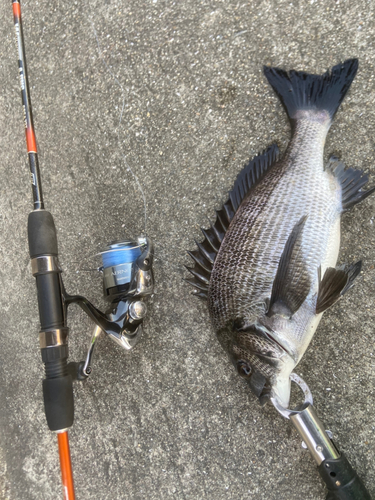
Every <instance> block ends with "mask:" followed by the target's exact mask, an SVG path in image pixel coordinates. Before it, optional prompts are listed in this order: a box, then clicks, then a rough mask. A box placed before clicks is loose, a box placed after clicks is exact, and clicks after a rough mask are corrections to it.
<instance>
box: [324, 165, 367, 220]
mask: <svg viewBox="0 0 375 500" xmlns="http://www.w3.org/2000/svg"><path fill="white" fill-rule="evenodd" d="M326 170H329V171H331V172H332V173H333V175H334V176H335V177H336V178H337V180H338V181H339V183H340V185H341V201H342V208H343V210H349V208H351V207H353V206H354V205H356V204H357V203H360V202H361V201H362V200H364V199H365V198H367V196H369V195H370V194H372V193H373V192H374V191H375V186H374V187H372V188H370V189H368V190H367V191H364V190H363V189H362V188H363V187H364V186H365V185H366V184H367V183H368V175H367V174H363V171H362V170H355V169H354V168H347V169H345V165H344V163H343V162H341V161H340V160H339V159H338V158H337V157H336V156H331V158H330V159H329V161H328V165H327V167H326Z"/></svg>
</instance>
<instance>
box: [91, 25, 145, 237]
mask: <svg viewBox="0 0 375 500" xmlns="http://www.w3.org/2000/svg"><path fill="white" fill-rule="evenodd" d="M90 23H91V27H92V30H93V33H94V36H95V39H96V44H97V46H98V52H99V58H100V59H101V60H102V62H103V64H104V66H105V68H106V70H107V71H108V72H109V74H110V75H111V77H112V78H113V80H114V82H115V83H116V85H117V86H118V87H119V88H120V90H121V98H122V108H121V112H120V119H119V122H118V125H117V129H116V135H117V142H118V147H119V150H120V151H121V149H122V148H121V142H120V126H121V122H122V117H123V114H124V109H125V89H124V87H123V85H122V84H121V82H120V81H119V79H118V78H117V76H116V75H115V74H114V73H113V71H112V70H111V68H110V67H109V66H108V64H107V62H106V60H105V59H104V56H103V51H102V49H101V47H100V42H99V37H98V33H97V31H96V29H95V26H94V23H93V22H92V21H91V19H90ZM122 156H123V160H124V164H125V167H126V170H127V171H128V172H130V173H131V174H132V176H133V178H134V180H135V182H136V184H137V186H138V189H139V191H140V193H141V195H142V198H143V207H144V224H145V225H144V233H145V235H147V231H146V225H147V203H146V196H145V193H144V191H143V188H142V186H141V183H140V182H139V179H138V177H137V176H136V174H135V173H134V172H133V170H132V169H131V168H130V166H129V165H128V162H127V160H126V155H125V154H124V153H123V152H122Z"/></svg>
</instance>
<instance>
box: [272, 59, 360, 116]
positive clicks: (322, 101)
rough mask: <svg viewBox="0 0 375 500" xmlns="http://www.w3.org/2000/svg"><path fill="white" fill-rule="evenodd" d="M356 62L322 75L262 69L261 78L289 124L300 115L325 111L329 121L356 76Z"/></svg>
mask: <svg viewBox="0 0 375 500" xmlns="http://www.w3.org/2000/svg"><path fill="white" fill-rule="evenodd" d="M357 69H358V59H348V60H347V61H345V62H343V63H341V64H338V65H337V66H334V67H333V68H332V69H331V71H327V72H326V73H324V74H323V75H310V74H308V73H305V72H304V71H289V73H288V72H286V71H284V70H282V69H280V68H271V67H268V66H264V74H265V76H266V77H267V79H268V81H269V83H270V84H271V86H272V87H273V89H274V90H275V92H276V93H277V95H278V96H279V97H280V100H281V102H282V103H283V105H284V107H285V109H286V112H287V113H288V116H289V118H290V119H291V120H296V119H297V118H298V116H299V113H298V112H299V111H317V112H319V111H326V112H328V113H329V116H330V119H331V120H332V119H333V117H334V115H335V113H336V111H337V110H338V108H339V106H340V104H341V102H342V101H343V99H344V97H345V95H346V93H347V91H348V90H349V87H350V85H351V83H352V81H353V79H354V77H355V75H356V73H357Z"/></svg>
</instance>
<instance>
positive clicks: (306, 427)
mask: <svg viewBox="0 0 375 500" xmlns="http://www.w3.org/2000/svg"><path fill="white" fill-rule="evenodd" d="M290 378H291V380H292V381H293V382H294V383H296V384H297V385H298V386H299V388H300V389H301V390H302V391H303V393H304V396H305V400H304V402H303V403H302V404H301V405H300V406H298V407H296V408H295V409H293V410H290V409H287V408H283V407H282V406H280V404H279V403H278V402H277V400H276V399H275V398H272V397H271V402H272V404H273V405H274V407H275V408H276V410H277V411H278V412H279V413H280V414H281V415H282V416H283V417H284V418H286V419H288V420H290V421H291V422H292V424H293V425H294V427H295V428H296V429H297V431H298V433H299V434H300V436H301V437H302V440H303V441H302V446H303V448H305V449H308V450H309V452H310V453H311V455H312V457H313V458H314V460H315V461H316V463H317V465H318V471H319V474H320V476H321V478H322V479H323V481H324V482H325V484H326V486H327V489H328V494H327V497H326V500H371V497H370V494H369V492H368V490H367V489H366V487H365V486H364V484H363V482H362V481H361V479H360V478H359V476H358V475H357V473H356V471H355V470H354V469H353V468H352V466H351V465H350V463H349V461H348V459H347V458H346V457H345V455H344V454H343V453H340V451H339V450H338V448H337V446H336V445H335V443H334V442H333V441H332V433H331V432H330V431H326V430H325V428H324V425H323V424H322V422H321V420H320V419H319V417H318V415H317V413H316V411H315V409H314V407H313V397H312V394H311V391H310V389H309V387H308V385H307V384H306V382H304V380H303V379H302V378H301V377H299V376H298V375H297V374H295V373H292V374H291V375H290Z"/></svg>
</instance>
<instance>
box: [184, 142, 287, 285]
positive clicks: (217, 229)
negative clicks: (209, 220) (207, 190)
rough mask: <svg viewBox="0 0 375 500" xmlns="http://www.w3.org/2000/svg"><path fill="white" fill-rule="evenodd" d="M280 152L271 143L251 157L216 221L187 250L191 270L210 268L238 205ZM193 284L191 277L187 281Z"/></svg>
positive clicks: (207, 269)
mask: <svg viewBox="0 0 375 500" xmlns="http://www.w3.org/2000/svg"><path fill="white" fill-rule="evenodd" d="M278 154H279V148H278V147H277V145H276V144H272V145H271V146H270V147H269V148H267V149H266V150H265V151H264V152H263V153H262V154H260V155H258V156H256V157H255V158H254V159H253V160H251V161H250V162H249V163H248V164H247V165H246V166H245V167H244V168H243V169H242V171H241V172H240V174H239V175H238V177H237V179H236V181H235V183H234V186H233V189H232V191H231V192H230V193H229V199H228V200H227V201H226V202H225V203H224V205H223V206H222V208H221V209H220V210H217V211H216V221H215V223H214V224H211V227H210V228H209V229H203V228H202V232H203V235H204V240H203V241H202V242H201V243H198V242H197V241H195V243H196V244H197V247H198V250H194V251H193V252H188V254H189V255H190V257H191V258H192V259H193V260H194V261H195V263H196V265H198V268H197V267H196V266H195V267H194V268H193V270H194V271H195V272H199V267H200V268H201V269H204V270H205V271H208V272H209V273H210V272H211V271H212V269H213V265H214V262H215V258H216V255H217V254H218V252H219V250H220V245H221V243H222V241H223V239H224V236H225V234H226V231H227V230H228V227H229V224H230V222H231V221H232V219H233V217H234V215H235V213H236V211H237V210H238V207H239V206H240V205H241V203H242V201H243V200H244V198H245V197H246V196H247V195H248V194H249V192H250V190H251V189H252V188H253V187H255V185H256V184H257V183H258V182H259V181H260V180H261V179H262V178H263V176H264V174H265V173H266V172H267V171H268V170H269V168H270V167H271V166H272V165H274V163H275V162H276V160H277V157H278ZM188 283H190V284H191V285H193V286H194V283H195V280H194V281H188Z"/></svg>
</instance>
